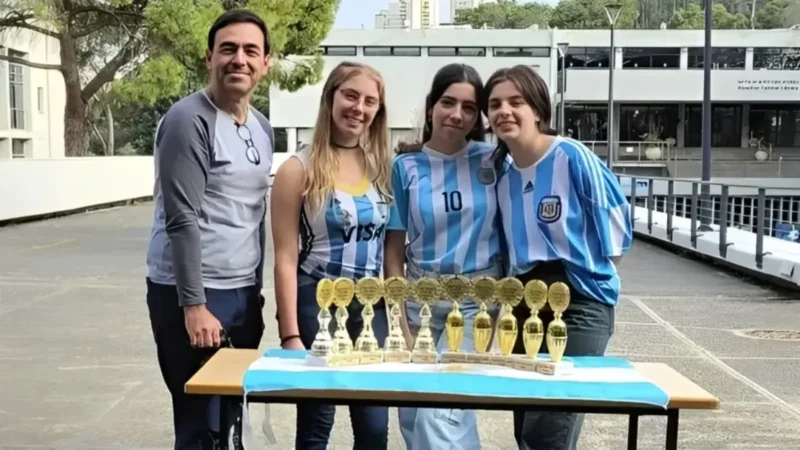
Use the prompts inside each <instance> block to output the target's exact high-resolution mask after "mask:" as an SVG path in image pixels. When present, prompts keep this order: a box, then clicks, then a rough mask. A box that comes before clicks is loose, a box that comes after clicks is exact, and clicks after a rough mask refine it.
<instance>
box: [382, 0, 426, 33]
mask: <svg viewBox="0 0 800 450" xmlns="http://www.w3.org/2000/svg"><path fill="white" fill-rule="evenodd" d="M438 25H439V0H399V1H396V2H391V3H389V6H388V7H387V8H386V9H382V10H380V12H378V14H375V28H376V29H391V28H414V29H417V28H435V27H436V26H438Z"/></svg>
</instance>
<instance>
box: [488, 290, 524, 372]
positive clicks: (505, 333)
mask: <svg viewBox="0 0 800 450" xmlns="http://www.w3.org/2000/svg"><path fill="white" fill-rule="evenodd" d="M524 290H525V287H524V286H523V285H522V282H521V281H519V280H518V279H516V278H513V277H506V278H503V279H502V280H500V281H498V282H497V292H496V296H497V302H498V303H500V304H501V305H502V314H501V315H500V318H499V319H498V321H497V340H498V344H499V346H500V353H501V354H502V356H500V357H495V358H494V359H495V361H496V362H498V363H500V364H503V365H507V366H513V360H514V359H515V358H513V357H512V356H511V352H512V351H514V344H516V342H517V333H518V329H517V326H518V324H517V318H516V317H514V314H513V312H512V311H513V309H514V307H515V306H517V305H518V304H519V302H520V301H521V300H522V297H523V295H524V294H523V292H524Z"/></svg>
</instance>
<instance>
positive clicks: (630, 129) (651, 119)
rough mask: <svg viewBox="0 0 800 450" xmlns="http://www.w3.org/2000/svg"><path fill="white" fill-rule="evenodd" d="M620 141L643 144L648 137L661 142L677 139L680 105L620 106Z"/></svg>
mask: <svg viewBox="0 0 800 450" xmlns="http://www.w3.org/2000/svg"><path fill="white" fill-rule="evenodd" d="M619 111H620V122H619V140H620V141H623V142H642V141H644V140H645V139H646V138H647V137H652V138H655V139H657V140H659V141H666V140H667V139H670V138H672V139H676V137H677V134H678V105H630V104H629V105H620V107H619Z"/></svg>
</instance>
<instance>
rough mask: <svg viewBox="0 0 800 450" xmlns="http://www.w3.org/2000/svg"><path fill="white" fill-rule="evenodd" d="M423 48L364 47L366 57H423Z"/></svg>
mask: <svg viewBox="0 0 800 450" xmlns="http://www.w3.org/2000/svg"><path fill="white" fill-rule="evenodd" d="M421 55H422V48H421V47H364V56H421Z"/></svg>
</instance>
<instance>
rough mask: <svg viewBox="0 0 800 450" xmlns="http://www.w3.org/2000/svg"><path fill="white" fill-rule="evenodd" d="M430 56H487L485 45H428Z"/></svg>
mask: <svg viewBox="0 0 800 450" xmlns="http://www.w3.org/2000/svg"><path fill="white" fill-rule="evenodd" d="M428 56H486V49H485V48H483V47H428Z"/></svg>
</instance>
